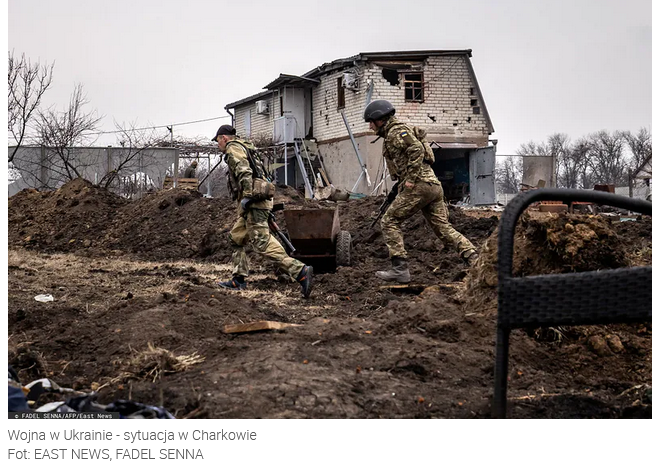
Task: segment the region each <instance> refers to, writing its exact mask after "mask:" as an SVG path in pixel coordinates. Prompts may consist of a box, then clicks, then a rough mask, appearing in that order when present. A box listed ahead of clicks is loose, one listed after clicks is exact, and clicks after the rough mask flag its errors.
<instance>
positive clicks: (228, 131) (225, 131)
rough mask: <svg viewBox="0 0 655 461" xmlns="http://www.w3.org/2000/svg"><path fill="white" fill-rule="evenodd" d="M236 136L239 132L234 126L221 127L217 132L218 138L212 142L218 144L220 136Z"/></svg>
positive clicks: (214, 138)
mask: <svg viewBox="0 0 655 461" xmlns="http://www.w3.org/2000/svg"><path fill="white" fill-rule="evenodd" d="M235 134H237V130H236V128H234V127H233V126H232V125H221V127H220V128H219V129H218V131H217V132H216V136H214V137H213V138H212V141H216V142H218V137H219V136H223V135H227V136H234V135H235Z"/></svg>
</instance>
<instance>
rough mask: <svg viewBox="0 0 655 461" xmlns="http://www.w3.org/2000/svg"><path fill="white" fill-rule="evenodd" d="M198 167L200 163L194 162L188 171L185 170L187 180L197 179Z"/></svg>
mask: <svg viewBox="0 0 655 461" xmlns="http://www.w3.org/2000/svg"><path fill="white" fill-rule="evenodd" d="M197 167H198V162H197V161H196V160H194V161H193V162H191V165H189V166H188V167H187V169H186V170H184V177H185V178H195V177H196V168H197Z"/></svg>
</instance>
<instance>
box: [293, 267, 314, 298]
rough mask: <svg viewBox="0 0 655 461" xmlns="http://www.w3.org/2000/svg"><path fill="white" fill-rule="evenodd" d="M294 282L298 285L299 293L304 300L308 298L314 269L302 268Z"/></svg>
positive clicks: (312, 283)
mask: <svg viewBox="0 0 655 461" xmlns="http://www.w3.org/2000/svg"><path fill="white" fill-rule="evenodd" d="M296 281H297V282H298V283H300V292H301V293H302V295H303V296H304V297H305V298H309V294H310V293H311V292H312V287H313V286H314V268H313V267H312V266H303V268H302V270H301V271H300V274H299V275H298V278H297V279H296Z"/></svg>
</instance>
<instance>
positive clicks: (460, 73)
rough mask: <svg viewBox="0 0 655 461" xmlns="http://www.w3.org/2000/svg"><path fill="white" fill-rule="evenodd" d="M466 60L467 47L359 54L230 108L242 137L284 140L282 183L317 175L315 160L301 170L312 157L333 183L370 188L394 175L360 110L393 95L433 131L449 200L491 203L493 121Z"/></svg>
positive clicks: (405, 114) (413, 120)
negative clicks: (388, 173) (388, 169)
mask: <svg viewBox="0 0 655 461" xmlns="http://www.w3.org/2000/svg"><path fill="white" fill-rule="evenodd" d="M470 58H471V50H450V51H398V52H377V53H360V54H358V55H356V56H352V57H349V58H345V59H338V60H335V61H332V62H330V63H325V64H323V65H321V66H318V67H316V68H314V69H312V70H310V71H309V72H307V73H305V74H303V75H301V76H294V75H287V74H281V75H280V76H279V77H278V78H277V79H275V80H274V81H272V82H271V83H269V84H268V85H266V86H265V91H262V92H260V93H257V94H254V95H252V96H249V97H247V98H244V99H241V100H239V101H235V102H233V103H230V104H228V105H227V106H226V107H225V109H226V110H227V111H228V113H230V114H231V115H232V117H233V125H234V126H235V127H236V129H237V133H238V134H239V135H240V136H243V137H247V138H253V139H257V138H270V139H271V140H272V141H273V142H274V143H275V144H276V145H277V146H279V150H278V152H279V155H280V158H279V161H280V162H281V164H283V165H285V167H282V168H280V169H278V170H277V178H278V181H279V182H281V183H286V184H290V185H293V186H298V185H300V184H303V183H305V182H308V181H309V182H313V178H312V175H311V173H309V170H311V169H312V168H311V167H310V168H309V169H308V168H305V170H306V171H307V174H306V175H305V174H303V172H302V171H300V170H302V168H300V164H301V163H309V162H308V161H306V159H307V157H309V159H310V160H312V163H313V164H314V166H316V167H317V169H318V167H320V168H321V169H322V170H323V171H324V173H325V176H327V177H328V178H329V181H330V182H331V183H332V184H333V185H334V186H336V187H339V188H344V189H346V190H349V191H352V192H357V193H364V194H367V195H371V194H379V193H383V191H384V189H385V188H384V187H382V186H384V185H387V186H388V185H389V184H390V181H389V180H388V178H386V175H385V165H384V162H383V160H382V141H381V140H377V136H375V135H374V134H373V132H372V131H370V129H369V127H368V123H366V122H365V121H364V119H363V112H364V108H365V107H366V105H367V104H368V103H369V102H370V101H372V100H376V99H387V100H389V101H390V102H391V103H392V104H393V105H394V107H395V108H396V116H397V117H398V118H399V119H400V120H401V121H403V122H407V123H408V124H410V125H416V126H419V127H422V128H424V129H425V130H426V131H427V132H428V136H427V139H428V141H430V143H431V146H432V147H433V150H434V152H435V157H436V158H437V161H436V162H435V165H434V169H435V172H436V173H437V176H438V177H439V178H440V180H441V181H442V184H443V185H444V190H445V192H446V195H447V197H448V198H449V199H450V200H460V199H462V198H464V197H470V200H471V202H472V203H474V204H485V203H495V193H494V184H493V170H494V166H495V145H490V139H489V135H490V134H491V133H493V131H494V128H493V124H492V122H491V118H490V116H489V113H488V111H487V107H486V105H485V103H484V99H483V96H482V92H481V89H480V86H479V84H478V81H477V78H476V76H475V72H474V71H473V67H472V65H471V59H470ZM376 140H377V141H376ZM298 154H300V155H298ZM306 154H307V155H306ZM317 159H318V161H317ZM304 166H305V167H306V166H307V165H304Z"/></svg>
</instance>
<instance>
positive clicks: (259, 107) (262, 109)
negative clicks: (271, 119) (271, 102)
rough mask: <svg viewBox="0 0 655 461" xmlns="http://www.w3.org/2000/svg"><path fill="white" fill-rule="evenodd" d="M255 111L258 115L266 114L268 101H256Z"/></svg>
mask: <svg viewBox="0 0 655 461" xmlns="http://www.w3.org/2000/svg"><path fill="white" fill-rule="evenodd" d="M255 109H256V111H257V113H258V114H268V101H256V102H255Z"/></svg>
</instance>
